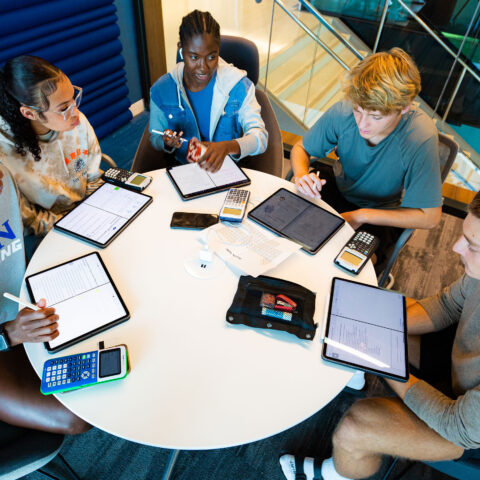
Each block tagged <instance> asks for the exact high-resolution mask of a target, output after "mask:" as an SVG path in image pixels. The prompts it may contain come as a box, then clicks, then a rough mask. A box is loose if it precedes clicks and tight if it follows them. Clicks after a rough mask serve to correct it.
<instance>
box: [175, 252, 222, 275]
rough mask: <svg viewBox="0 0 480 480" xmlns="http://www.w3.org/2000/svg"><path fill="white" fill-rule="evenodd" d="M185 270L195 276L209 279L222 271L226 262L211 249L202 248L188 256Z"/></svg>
mask: <svg viewBox="0 0 480 480" xmlns="http://www.w3.org/2000/svg"><path fill="white" fill-rule="evenodd" d="M183 264H184V266H185V270H186V271H187V272H188V273H189V274H190V275H191V276H192V277H195V278H202V279H208V278H213V277H216V276H218V275H220V273H222V271H223V269H224V268H225V263H224V262H223V261H222V260H220V259H219V258H218V257H217V256H216V255H215V254H214V253H213V252H212V251H211V250H209V249H205V248H202V249H200V250H196V251H195V253H194V254H193V255H192V256H190V257H188V258H186V259H185V260H184V262H183Z"/></svg>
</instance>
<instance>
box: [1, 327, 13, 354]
mask: <svg viewBox="0 0 480 480" xmlns="http://www.w3.org/2000/svg"><path fill="white" fill-rule="evenodd" d="M10 347H11V345H10V339H9V338H8V334H7V331H6V330H5V324H4V323H2V324H1V325H0V352H2V351H3V352H4V351H6V350H10Z"/></svg>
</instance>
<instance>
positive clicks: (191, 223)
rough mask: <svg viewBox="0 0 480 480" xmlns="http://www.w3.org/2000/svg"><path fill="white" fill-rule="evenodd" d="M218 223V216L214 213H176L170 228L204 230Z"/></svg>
mask: <svg viewBox="0 0 480 480" xmlns="http://www.w3.org/2000/svg"><path fill="white" fill-rule="evenodd" d="M216 223H218V215H214V214H212V213H192V212H174V214H173V216H172V221H171V223H170V228H191V229H195V230H202V229H204V228H207V227H211V226H212V225H215V224H216Z"/></svg>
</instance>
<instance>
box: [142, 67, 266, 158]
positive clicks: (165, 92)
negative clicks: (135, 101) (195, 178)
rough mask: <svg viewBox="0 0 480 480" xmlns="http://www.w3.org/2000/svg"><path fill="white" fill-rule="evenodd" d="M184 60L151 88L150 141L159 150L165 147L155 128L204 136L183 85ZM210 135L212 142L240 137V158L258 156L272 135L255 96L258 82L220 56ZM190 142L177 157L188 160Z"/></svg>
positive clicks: (180, 150)
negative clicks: (252, 80)
mask: <svg viewBox="0 0 480 480" xmlns="http://www.w3.org/2000/svg"><path fill="white" fill-rule="evenodd" d="M183 68H184V63H183V62H180V63H177V65H176V66H175V68H174V69H173V71H172V72H170V73H167V74H166V75H163V76H162V77H160V78H159V79H158V80H157V81H156V82H155V84H154V85H153V87H152V88H151V91H150V134H151V136H150V141H151V143H152V145H153V147H154V148H156V149H157V150H162V149H164V145H163V138H162V136H161V135H158V134H155V133H152V130H158V131H161V132H162V131H163V130H165V129H169V130H172V131H176V132H180V131H183V137H184V138H186V139H188V140H190V139H191V138H192V137H196V138H200V130H199V128H198V125H197V120H196V118H195V115H194V114H193V110H192V107H191V105H190V102H189V101H188V97H187V94H186V92H185V87H184V85H183ZM210 138H211V140H212V142H220V141H224V140H236V141H237V142H238V144H239V145H240V155H237V156H232V158H234V160H240V159H241V158H243V157H246V156H247V155H258V154H260V153H263V152H264V151H265V149H266V148H267V140H268V134H267V131H266V129H265V124H264V123H263V120H262V116H261V114H260V105H259V104H258V102H257V100H256V98H255V85H253V83H252V82H251V81H250V80H249V79H248V78H247V76H246V72H245V71H244V70H240V69H238V68H236V67H234V66H233V65H230V64H228V63H226V62H225V61H224V60H222V59H221V58H219V60H218V66H217V75H216V80H215V85H214V87H213V98H212V106H211V109H210ZM186 153H187V142H183V144H182V146H181V147H180V148H179V149H177V150H176V151H175V157H176V159H177V160H178V161H179V162H181V163H186V162H187V160H186Z"/></svg>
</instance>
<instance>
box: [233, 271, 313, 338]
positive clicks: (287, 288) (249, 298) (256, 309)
mask: <svg viewBox="0 0 480 480" xmlns="http://www.w3.org/2000/svg"><path fill="white" fill-rule="evenodd" d="M265 298H269V299H271V301H272V306H271V307H269V306H265V305H266V304H265V300H264V299H265ZM279 298H280V299H281V300H278V299H279ZM285 298H286V299H287V300H290V302H289V303H287V302H284V301H283V300H284V299H285ZM274 299H277V303H278V304H277V305H276V307H274V306H273V301H274ZM293 305H294V306H293ZM275 308H281V309H282V310H275ZM286 309H291V310H289V311H285V310H286ZM262 312H264V313H262ZM275 312H277V313H275ZM314 313H315V293H313V292H311V291H310V290H308V289H307V288H305V287H302V286H301V285H298V284H296V283H293V282H288V281H287V280H282V279H280V278H274V277H267V276H264V275H260V276H258V277H251V276H241V277H240V280H239V282H238V288H237V292H236V293H235V297H234V298H233V302H232V305H231V306H230V308H229V309H228V311H227V318H226V319H227V322H229V323H232V324H243V325H247V326H249V327H254V328H267V329H272V330H283V331H285V332H288V333H292V334H293V335H296V336H297V337H298V338H301V339H305V340H313V337H314V336H315V331H316V328H317V324H316V323H314V321H313V315H314ZM271 315H278V318H275V317H274V316H271Z"/></svg>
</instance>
